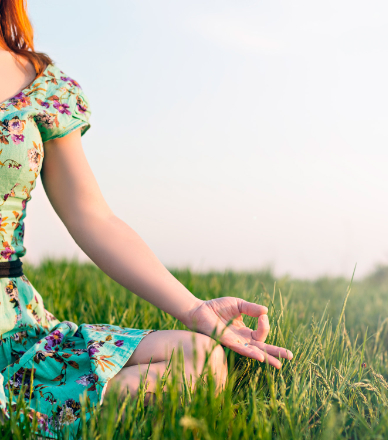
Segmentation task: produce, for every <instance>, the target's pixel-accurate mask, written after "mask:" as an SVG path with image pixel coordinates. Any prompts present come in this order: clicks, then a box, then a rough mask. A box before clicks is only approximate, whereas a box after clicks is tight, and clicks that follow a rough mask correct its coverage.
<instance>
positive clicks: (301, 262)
mask: <svg viewBox="0 0 388 440" xmlns="http://www.w3.org/2000/svg"><path fill="white" fill-rule="evenodd" d="M114 6H115V7H109V6H107V4H106V2H103V1H101V0H97V1H93V2H92V1H91V0H84V1H83V2H75V1H74V0H69V1H68V2H67V3H66V7H65V8H61V15H60V17H61V18H60V20H58V18H57V17H58V11H57V4H56V3H52V2H49V1H48V0H41V1H39V2H34V3H33V2H29V11H30V16H31V19H32V22H33V25H34V29H35V35H36V49H37V50H40V51H43V52H47V53H48V54H49V55H50V56H51V57H52V58H53V59H54V61H55V62H56V63H57V65H58V66H59V67H60V68H61V69H62V70H63V71H64V72H65V73H66V74H68V75H69V76H71V77H73V78H75V79H76V80H77V81H78V82H79V83H80V84H81V86H82V88H83V89H84V91H85V93H86V95H87V96H88V98H89V101H90V105H91V109H92V118H91V126H92V127H91V130H89V132H88V133H87V134H86V135H85V136H84V137H83V138H82V140H83V145H84V148H85V152H86V155H87V158H88V160H89V162H90V165H91V167H92V169H93V172H94V173H95V175H96V178H97V180H98V182H99V185H100V187H101V189H102V192H103V194H104V196H105V197H106V199H107V201H108V204H109V205H110V206H111V208H112V209H113V211H114V212H115V213H116V214H117V215H118V216H119V217H120V218H122V219H123V220H124V221H126V222H127V223H128V224H129V225H130V226H131V227H133V228H134V229H135V230H136V231H137V232H138V233H139V234H140V235H141V236H142V237H143V238H144V240H145V241H146V242H147V243H148V245H149V246H150V247H151V249H153V251H154V252H155V253H156V255H157V256H158V257H159V258H160V259H161V261H162V262H163V263H164V264H165V265H167V266H168V267H191V268H193V269H194V270H201V271H203V270H207V269H218V270H223V269H226V268H228V269H235V270H243V269H247V270H249V269H260V268H263V267H268V266H271V267H272V268H273V269H274V271H275V273H276V274H286V273H288V274H291V275H292V276H296V277H308V278H311V277H315V276H320V275H326V274H327V275H344V276H348V277H349V278H350V276H351V274H352V272H353V269H354V266H355V264H356V263H357V271H356V276H357V277H361V276H363V275H365V274H366V273H368V272H370V271H371V270H373V268H374V267H376V265H378V264H388V240H387V238H386V235H388V234H387V227H386V225H387V224H388V207H387V204H386V203H384V202H385V200H384V196H385V195H386V194H387V189H388V180H387V179H386V178H385V169H386V163H387V162H388V149H387V141H388V134H387V128H386V127H387V122H388V108H387V105H386V102H387V98H388V86H387V82H386V78H387V74H388V61H387V48H386V43H385V42H386V41H387V38H388V27H387V21H388V14H387V13H388V5H387V4H386V3H383V2H382V1H379V2H372V3H369V4H368V5H367V4H365V3H364V2H357V1H356V2H350V1H343V2H334V1H327V2H325V3H321V4H317V3H316V2H308V1H307V0H304V1H297V2H291V3H290V2H286V1H276V0H275V1H272V2H254V3H253V2H237V1H225V0H223V1H221V0H214V1H213V2H211V3H209V2H205V1H203V0H200V1H197V2H179V1H178V0H174V1H170V0H166V1H164V2H155V1H154V2H152V1H147V0H143V1H129V2H124V1H119V0H118V1H116V2H115V5H114ZM105 234H106V237H105V239H107V240H108V239H109V231H106V232H105ZM25 245H26V247H27V254H26V257H24V260H27V261H31V262H33V263H36V262H38V261H40V260H41V259H42V258H43V257H45V256H51V257H62V256H66V257H69V258H71V257H73V256H77V257H78V258H79V259H81V260H83V259H85V258H86V256H85V255H84V254H83V253H82V251H81V250H80V249H79V248H78V247H77V246H76V245H75V244H74V242H73V240H72V239H71V237H70V236H69V235H68V233H67V231H66V229H65V227H64V226H63V225H62V223H61V221H60V220H59V218H58V217H57V216H56V214H55V213H54V211H53V209H52V208H51V206H50V204H49V202H48V200H47V198H46V196H45V194H44V191H43V189H42V186H41V182H40V180H39V182H38V184H37V187H36V189H35V190H34V191H33V192H32V200H31V201H30V202H29V204H28V208H27V220H26V240H25Z"/></svg>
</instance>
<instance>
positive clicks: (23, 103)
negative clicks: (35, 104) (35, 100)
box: [9, 92, 31, 109]
mask: <svg viewBox="0 0 388 440" xmlns="http://www.w3.org/2000/svg"><path fill="white" fill-rule="evenodd" d="M9 102H10V103H11V104H12V105H13V106H15V107H16V108H18V109H21V108H23V107H27V106H29V105H31V100H30V98H29V97H28V96H26V95H25V94H24V93H23V92H20V93H18V94H17V95H15V96H14V97H13V98H11V99H10V100H9Z"/></svg>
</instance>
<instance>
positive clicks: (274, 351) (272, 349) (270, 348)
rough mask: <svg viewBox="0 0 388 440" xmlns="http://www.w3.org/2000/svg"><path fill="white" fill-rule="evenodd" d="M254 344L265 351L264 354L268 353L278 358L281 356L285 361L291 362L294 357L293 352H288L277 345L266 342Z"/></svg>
mask: <svg viewBox="0 0 388 440" xmlns="http://www.w3.org/2000/svg"><path fill="white" fill-rule="evenodd" d="M252 343H254V345H256V347H258V348H260V350H261V351H263V352H264V353H268V354H270V355H272V356H275V357H277V358H278V357H279V356H280V357H282V358H284V359H288V360H291V359H292V358H293V357H294V355H293V354H292V352H291V351H290V350H287V349H286V348H283V347H277V346H276V345H269V344H265V343H264V342H257V341H255V342H252Z"/></svg>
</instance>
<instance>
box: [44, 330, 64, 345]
mask: <svg viewBox="0 0 388 440" xmlns="http://www.w3.org/2000/svg"><path fill="white" fill-rule="evenodd" d="M44 339H45V340H46V341H47V344H46V345H45V346H44V349H45V350H53V349H54V348H56V347H57V346H58V345H60V343H61V342H62V339H63V334H62V333H61V332H60V331H59V330H55V331H53V332H52V333H51V334H49V335H48V336H46V337H45V338H44Z"/></svg>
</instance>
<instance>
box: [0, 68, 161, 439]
mask: <svg viewBox="0 0 388 440" xmlns="http://www.w3.org/2000/svg"><path fill="white" fill-rule="evenodd" d="M89 117H90V108H89V102H88V100H87V98H86V96H85V94H84V92H83V90H82V89H81V86H80V85H79V83H78V82H77V81H75V80H74V79H72V78H70V77H69V76H67V75H66V74H65V73H64V72H62V71H61V70H60V69H59V68H58V67H56V66H54V65H52V64H50V65H49V66H47V67H46V69H45V71H44V72H43V74H42V75H41V76H40V77H39V78H36V79H35V81H33V82H32V84H30V86H29V87H27V88H25V89H24V90H23V91H22V92H20V93H18V94H17V95H15V96H14V97H12V98H11V99H8V100H7V101H5V102H3V103H0V261H2V262H5V261H12V260H16V259H18V258H20V257H23V256H24V255H25V253H26V249H25V247H24V246H23V238H24V219H25V216H26V206H27V202H28V201H29V200H30V199H31V191H32V190H33V189H34V187H35V183H36V179H37V178H38V176H39V173H40V170H41V167H42V162H43V160H44V143H45V142H47V141H49V140H51V139H55V138H58V137H63V136H65V135H66V134H68V133H70V132H71V131H73V130H75V129H77V128H80V129H81V135H83V134H84V133H86V131H87V130H88V129H89V127H90V124H89ZM0 307H1V313H2V315H1V319H0V410H2V411H3V412H4V414H5V415H6V416H9V409H10V408H9V399H10V397H11V403H10V404H11V406H12V407H14V408H15V405H16V401H17V398H24V399H25V401H26V404H27V408H28V411H26V413H22V414H21V418H23V417H27V418H28V419H30V420H32V419H33V418H34V417H36V419H37V421H38V430H39V433H43V434H44V435H45V436H46V437H51V438H55V433H54V430H55V429H57V428H62V427H64V426H69V427H70V429H71V430H74V432H76V431H77V429H78V425H79V421H80V412H81V396H83V394H84V392H85V391H86V396H87V399H88V401H89V403H90V404H91V406H96V405H99V404H101V403H102V401H103V397H104V392H105V390H106V385H107V383H108V381H109V380H110V379H111V378H112V377H113V376H115V375H116V374H117V373H118V372H119V371H120V370H121V369H122V368H123V366H124V365H125V364H126V362H127V361H128V359H129V357H130V356H131V355H132V353H133V351H134V350H135V348H136V347H137V345H138V344H139V342H140V341H141V340H142V338H143V337H144V336H145V335H147V334H148V333H149V332H150V331H152V330H139V329H130V328H125V327H119V326H115V325H109V324H81V325H80V326H78V325H77V324H75V323H73V322H70V321H63V322H60V321H58V319H56V317H55V316H54V315H53V314H52V313H50V312H49V311H48V310H46V309H45V307H44V303H43V300H42V297H41V296H40V294H39V293H38V292H37V291H36V289H35V288H34V286H33V285H32V284H31V283H30V281H29V280H28V278H27V277H26V276H25V275H23V276H21V277H16V278H15V277H13V278H0ZM87 417H88V415H87Z"/></svg>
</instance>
